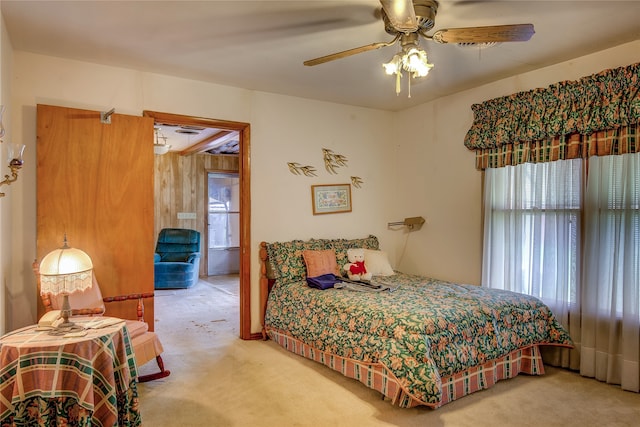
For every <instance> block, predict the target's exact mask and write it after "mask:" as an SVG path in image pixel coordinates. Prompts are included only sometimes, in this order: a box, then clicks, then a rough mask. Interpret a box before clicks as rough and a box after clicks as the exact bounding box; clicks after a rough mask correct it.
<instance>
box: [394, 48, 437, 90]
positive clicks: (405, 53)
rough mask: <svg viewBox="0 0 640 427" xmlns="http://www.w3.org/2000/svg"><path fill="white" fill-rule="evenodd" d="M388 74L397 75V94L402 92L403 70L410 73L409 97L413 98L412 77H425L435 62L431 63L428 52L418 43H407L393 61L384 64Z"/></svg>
mask: <svg viewBox="0 0 640 427" xmlns="http://www.w3.org/2000/svg"><path fill="white" fill-rule="evenodd" d="M382 66H383V67H384V71H385V73H386V74H387V75H393V74H395V75H396V95H399V94H400V91H401V87H400V79H401V78H402V73H403V71H406V72H407V73H408V74H409V81H408V82H407V84H408V85H409V94H408V96H409V98H411V79H412V78H418V77H425V76H426V75H427V74H429V71H430V70H431V69H432V68H433V64H429V61H428V59H427V52H425V51H424V50H423V49H421V48H420V46H418V45H417V44H407V45H405V46H403V48H402V52H400V53H397V54H395V55H394V56H393V58H391V61H389V62H387V63H384V64H382Z"/></svg>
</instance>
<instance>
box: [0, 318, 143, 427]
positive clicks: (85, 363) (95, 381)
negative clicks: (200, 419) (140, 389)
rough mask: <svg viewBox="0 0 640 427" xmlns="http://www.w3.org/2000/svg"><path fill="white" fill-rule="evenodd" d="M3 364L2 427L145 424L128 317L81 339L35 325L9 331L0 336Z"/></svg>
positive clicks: (0, 388) (0, 381)
mask: <svg viewBox="0 0 640 427" xmlns="http://www.w3.org/2000/svg"><path fill="white" fill-rule="evenodd" d="M104 319H107V318H103V320H104ZM88 320H91V319H87V318H84V319H83V318H77V317H74V318H73V321H74V322H77V323H82V322H83V321H88ZM0 362H1V369H0V425H1V426H3V427H4V426H14V425H70V426H71V425H77V426H138V425H140V424H141V418H140V411H139V407H138V395H137V389H136V381H137V367H136V363H135V359H134V353H133V348H132V346H131V341H130V339H129V332H128V330H127V327H126V325H125V322H124V321H122V322H118V323H115V324H113V325H110V326H107V327H103V328H100V329H90V330H88V331H87V334H86V335H85V336H82V337H61V336H53V335H50V334H48V333H47V332H46V331H38V330H36V326H35V325H34V326H29V327H26V328H23V329H20V330H17V331H14V332H10V333H8V334H6V335H5V336H3V337H1V338H0ZM56 420H57V421H56Z"/></svg>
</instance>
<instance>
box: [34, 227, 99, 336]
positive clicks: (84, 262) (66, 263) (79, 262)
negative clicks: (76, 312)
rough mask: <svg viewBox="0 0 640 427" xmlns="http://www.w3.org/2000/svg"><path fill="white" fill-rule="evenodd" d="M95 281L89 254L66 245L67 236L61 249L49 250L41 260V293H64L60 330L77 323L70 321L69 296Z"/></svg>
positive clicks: (70, 327) (70, 328)
mask: <svg viewBox="0 0 640 427" xmlns="http://www.w3.org/2000/svg"><path fill="white" fill-rule="evenodd" d="M92 283H93V263H92V262H91V258H89V255H87V254H86V253H84V252H83V251H81V250H80V249H74V248H71V247H69V245H68V244H67V236H66V235H65V237H64V244H63V246H62V247H61V248H60V249H56V250H54V251H52V252H49V253H48V254H47V255H46V256H45V257H44V258H43V259H42V261H41V262H40V294H41V295H45V294H51V295H53V296H57V295H62V297H63V300H62V310H61V312H60V316H61V317H62V319H63V321H62V323H61V324H60V325H58V328H59V329H64V330H67V331H68V330H73V329H74V327H75V324H74V323H73V322H70V321H69V318H70V317H71V306H70V304H69V295H70V294H72V293H74V292H81V291H84V290H85V289H88V288H90V287H91V285H92Z"/></svg>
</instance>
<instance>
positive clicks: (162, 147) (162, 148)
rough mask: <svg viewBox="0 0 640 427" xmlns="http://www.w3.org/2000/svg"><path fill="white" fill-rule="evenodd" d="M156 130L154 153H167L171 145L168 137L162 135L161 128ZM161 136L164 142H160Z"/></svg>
mask: <svg viewBox="0 0 640 427" xmlns="http://www.w3.org/2000/svg"><path fill="white" fill-rule="evenodd" d="M154 130H155V132H156V142H154V143H153V153H154V154H157V155H159V156H161V155H163V154H167V153H168V152H169V149H170V148H171V146H170V145H169V144H167V137H166V136H164V135H162V136H160V129H159V128H155V129H154ZM160 138H162V140H163V142H160Z"/></svg>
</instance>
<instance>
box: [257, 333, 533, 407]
mask: <svg viewBox="0 0 640 427" xmlns="http://www.w3.org/2000/svg"><path fill="white" fill-rule="evenodd" d="M266 331H267V333H268V335H269V336H270V337H271V339H272V340H274V341H275V342H276V343H278V344H279V345H280V346H282V347H283V348H285V349H286V350H288V351H290V352H292V353H295V354H297V355H300V356H303V357H305V358H307V359H311V360H314V361H316V362H318V363H322V364H323V365H325V366H328V367H329V368H331V369H333V370H335V371H338V372H340V373H341V374H342V375H344V376H345V377H347V378H353V379H355V380H358V381H360V382H361V383H362V384H364V385H366V386H367V387H369V388H371V389H373V390H376V391H378V392H380V393H382V394H383V395H384V396H386V397H388V398H389V399H390V400H391V403H392V404H393V405H397V406H399V407H401V408H412V407H414V406H420V405H424V406H429V407H431V408H438V407H440V406H442V405H444V404H446V403H449V402H451V401H453V400H456V399H459V398H461V397H463V396H466V395H469V394H471V393H474V392H476V391H479V390H485V389H488V388H490V387H492V386H493V385H494V384H495V383H497V382H498V381H500V380H504V379H508V378H513V377H515V376H516V375H518V374H520V373H523V374H529V375H543V374H544V365H543V363H542V356H541V354H540V348H539V347H538V346H537V345H532V346H528V347H524V348H521V349H518V350H514V351H512V352H511V353H508V354H506V355H505V356H502V357H500V358H498V359H494V360H491V361H489V362H487V363H484V364H483V365H480V366H474V367H471V368H469V369H467V370H466V371H462V372H458V373H456V374H453V375H451V376H448V377H444V378H442V379H441V381H442V396H441V399H440V401H439V402H437V403H429V402H424V401H422V400H420V399H417V398H415V397H413V396H412V395H411V394H410V393H409V392H407V391H406V390H405V389H404V388H403V387H402V386H401V384H400V381H399V380H398V379H397V378H396V377H395V375H393V373H392V372H391V371H390V370H388V369H387V368H386V366H385V365H384V364H382V363H366V362H362V361H359V360H354V359H349V358H345V357H342V356H338V355H335V354H331V353H329V352H326V351H322V350H318V349H315V348H313V347H312V346H310V345H308V344H305V343H303V342H302V341H300V340H298V339H296V338H293V337H291V336H289V335H287V334H286V333H284V332H281V331H278V330H275V329H273V328H269V327H267V328H266Z"/></svg>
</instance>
